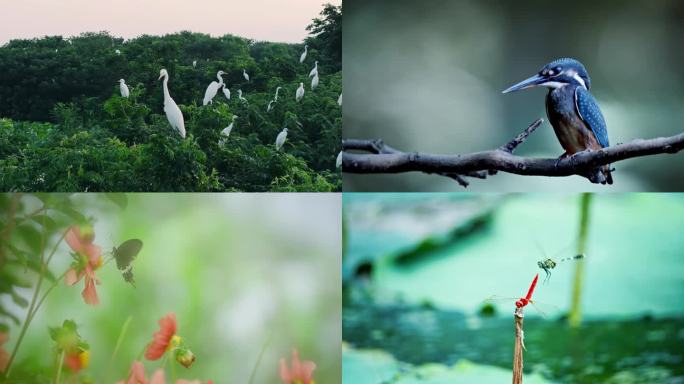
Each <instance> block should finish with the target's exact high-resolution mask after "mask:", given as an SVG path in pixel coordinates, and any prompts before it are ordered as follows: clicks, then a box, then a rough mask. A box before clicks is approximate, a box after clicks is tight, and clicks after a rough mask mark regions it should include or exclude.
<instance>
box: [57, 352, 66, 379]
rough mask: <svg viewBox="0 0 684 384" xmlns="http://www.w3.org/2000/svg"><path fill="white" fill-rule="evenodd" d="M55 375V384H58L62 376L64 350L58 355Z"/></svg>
mask: <svg viewBox="0 0 684 384" xmlns="http://www.w3.org/2000/svg"><path fill="white" fill-rule="evenodd" d="M57 364H58V365H57V373H56V374H55V384H59V381H60V377H61V376H62V365H63V364H64V350H62V353H61V354H60V355H59V362H58V363H57Z"/></svg>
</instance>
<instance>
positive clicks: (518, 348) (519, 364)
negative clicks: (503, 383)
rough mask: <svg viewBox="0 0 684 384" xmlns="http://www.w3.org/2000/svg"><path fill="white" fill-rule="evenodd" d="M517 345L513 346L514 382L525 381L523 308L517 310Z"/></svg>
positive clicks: (515, 383)
mask: <svg viewBox="0 0 684 384" xmlns="http://www.w3.org/2000/svg"><path fill="white" fill-rule="evenodd" d="M514 318H515V346H514V347H513V384H522V381H523V347H524V345H525V344H524V341H523V337H524V336H523V313H522V309H520V311H518V309H516V311H515V315H514Z"/></svg>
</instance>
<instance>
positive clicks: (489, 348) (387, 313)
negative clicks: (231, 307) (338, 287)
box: [343, 193, 684, 384]
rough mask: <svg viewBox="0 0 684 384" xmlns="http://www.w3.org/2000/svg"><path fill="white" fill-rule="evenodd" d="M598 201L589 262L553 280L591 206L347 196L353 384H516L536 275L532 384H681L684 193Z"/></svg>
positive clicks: (528, 198)
mask: <svg viewBox="0 0 684 384" xmlns="http://www.w3.org/2000/svg"><path fill="white" fill-rule="evenodd" d="M590 200H591V201H590V204H589V210H588V216H587V217H588V218H589V221H588V226H587V230H588V232H587V236H588V237H587V243H586V249H585V254H586V257H585V259H584V261H583V262H579V261H566V262H560V263H558V265H557V266H556V268H554V269H553V270H552V271H551V273H552V274H551V277H550V279H549V280H548V281H547V282H544V281H543V279H544V273H543V271H541V270H540V269H538V267H537V261H540V260H543V259H545V258H547V257H549V258H553V259H555V260H559V259H561V258H564V257H569V256H573V255H575V254H577V252H578V249H577V247H578V244H577V243H578V241H577V240H578V232H579V228H580V211H581V210H580V201H581V195H576V194H521V195H510V194H509V195H498V194H464V193H453V194H443V193H417V194H406V193H399V194H363V193H345V195H344V200H343V218H344V233H345V236H344V240H343V241H344V245H345V251H344V253H343V284H344V288H343V340H344V346H343V348H344V352H343V377H344V383H350V384H351V383H354V384H379V383H386V382H392V383H400V384H413V383H473V382H477V383H501V382H507V381H510V379H511V375H512V374H511V367H512V356H513V341H514V325H513V310H514V301H515V298H518V297H521V296H524V295H525V293H526V292H527V290H528V287H529V285H530V283H531V281H532V279H533V278H534V276H535V274H536V273H539V274H540V279H539V283H538V284H537V288H536V290H535V292H534V295H533V299H535V300H538V301H539V302H540V303H541V304H540V305H539V306H538V308H533V307H531V306H528V307H527V308H526V309H525V345H526V347H527V351H526V352H525V373H526V377H525V382H563V383H597V382H601V383H656V382H657V383H679V382H682V380H684V365H683V363H684V353H683V352H682V351H684V300H683V299H682V297H684V259H683V258H682V249H684V238H683V237H682V236H681V233H682V232H681V231H682V228H683V227H684V196H683V195H681V194H647V193H645V194H597V195H593V196H590ZM578 267H579V268H580V269H581V270H582V272H581V274H582V276H583V279H582V283H580V284H578V285H577V287H578V289H579V291H580V292H581V296H580V301H579V303H580V305H579V306H578V308H579V311H578V312H577V313H578V314H579V315H580V317H581V318H582V321H581V324H580V326H579V327H571V326H570V325H569V323H570V322H569V316H571V314H572V311H571V297H572V292H573V287H575V278H576V268H578ZM492 295H498V296H499V297H510V298H513V299H512V300H505V299H504V300H494V301H493V302H489V301H487V299H488V298H490V297H491V296H492ZM538 309H539V310H541V312H543V313H544V314H545V316H542V315H541V314H540V312H539V311H538Z"/></svg>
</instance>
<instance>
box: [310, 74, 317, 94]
mask: <svg viewBox="0 0 684 384" xmlns="http://www.w3.org/2000/svg"><path fill="white" fill-rule="evenodd" d="M316 87H318V73H316V74H315V75H314V77H313V79H311V90H312V91H313V90H314V89H316Z"/></svg>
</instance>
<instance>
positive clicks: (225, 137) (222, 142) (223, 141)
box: [218, 115, 238, 147]
mask: <svg viewBox="0 0 684 384" xmlns="http://www.w3.org/2000/svg"><path fill="white" fill-rule="evenodd" d="M237 118H238V116H237V115H233V121H231V122H230V125H228V126H227V127H225V128H223V130H222V131H221V138H220V139H219V143H218V144H219V146H221V147H223V146H224V145H225V144H226V141H227V140H228V136H230V132H231V131H232V130H233V125H234V124H235V120H236V119H237Z"/></svg>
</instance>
